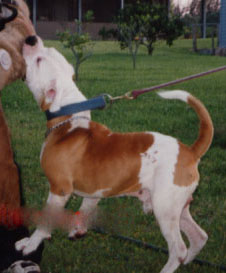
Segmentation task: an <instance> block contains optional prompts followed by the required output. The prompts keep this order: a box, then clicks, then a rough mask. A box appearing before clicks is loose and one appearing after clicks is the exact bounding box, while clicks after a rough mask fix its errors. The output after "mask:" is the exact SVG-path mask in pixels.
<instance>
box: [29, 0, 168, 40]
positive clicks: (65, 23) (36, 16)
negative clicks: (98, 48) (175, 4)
mask: <svg viewBox="0 0 226 273" xmlns="http://www.w3.org/2000/svg"><path fill="white" fill-rule="evenodd" d="M136 1H137V0H107V1H106V0H64V1H62V0H27V3H28V5H29V7H30V10H31V16H32V18H33V22H34V24H35V26H36V31H37V33H38V34H39V35H40V36H41V37H42V38H43V39H55V38H56V31H57V30H58V31H62V30H64V29H68V28H69V29H72V30H73V29H74V28H75V24H74V20H75V19H79V18H83V16H84V14H85V13H86V12H87V11H88V10H92V11H93V13H94V21H93V23H91V24H87V25H86V31H87V32H89V33H90V34H91V36H92V38H94V39H99V38H100V37H98V32H99V30H100V29H101V28H102V27H103V26H106V27H107V28H112V27H113V26H114V25H113V24H112V21H113V18H114V17H115V16H116V14H117V12H118V10H119V9H120V8H122V7H123V6H124V5H125V4H129V3H135V2H136ZM141 1H143V2H150V0H141ZM153 2H158V3H161V4H163V5H166V7H168V3H169V2H170V0H154V1H153Z"/></svg>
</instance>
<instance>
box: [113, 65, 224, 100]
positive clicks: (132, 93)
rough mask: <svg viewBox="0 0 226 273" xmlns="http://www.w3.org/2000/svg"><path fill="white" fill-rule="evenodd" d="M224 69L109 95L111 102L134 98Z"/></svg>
mask: <svg viewBox="0 0 226 273" xmlns="http://www.w3.org/2000/svg"><path fill="white" fill-rule="evenodd" d="M223 70H226V65H225V66H221V67H218V68H215V69H211V70H208V71H206V72H202V73H198V74H193V75H190V76H187V77H184V78H181V79H177V80H174V81H170V82H166V83H162V84H159V85H155V86H152V87H148V88H143V89H139V90H133V91H130V92H127V93H125V94H124V95H122V96H117V97H111V96H109V97H110V99H111V102H114V101H117V100H121V99H127V100H133V99H136V98H137V97H138V96H140V95H142V94H144V93H147V92H151V91H154V90H157V89H161V88H165V87H168V86H171V85H175V84H178V83H182V82H185V81H189V80H193V79H196V78H200V77H203V76H207V75H209V74H212V73H216V72H219V71H223Z"/></svg>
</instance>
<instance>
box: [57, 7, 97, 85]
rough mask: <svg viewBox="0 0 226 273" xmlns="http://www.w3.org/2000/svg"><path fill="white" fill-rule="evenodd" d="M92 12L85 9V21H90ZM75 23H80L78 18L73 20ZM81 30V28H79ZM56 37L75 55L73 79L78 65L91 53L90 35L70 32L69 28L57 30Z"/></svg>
mask: <svg viewBox="0 0 226 273" xmlns="http://www.w3.org/2000/svg"><path fill="white" fill-rule="evenodd" d="M93 18H94V17H93V12H92V11H87V13H86V15H85V19H86V22H91V21H92V20H93ZM75 22H76V24H77V25H81V24H82V23H81V22H80V21H79V20H75ZM79 29H80V30H81V28H79ZM57 37H58V38H59V40H60V41H61V42H62V43H63V45H64V47H65V48H69V49H71V51H72V53H73V55H74V57H75V64H74V68H75V80H76V81H77V80H78V78H79V68H80V65H81V64H82V63H83V62H84V61H85V60H87V59H88V58H89V57H91V56H92V55H93V45H94V43H93V42H92V40H91V38H90V36H89V34H88V33H80V31H78V32H74V33H70V31H69V30H66V31H64V32H58V33H57Z"/></svg>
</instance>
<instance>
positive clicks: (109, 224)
mask: <svg viewBox="0 0 226 273" xmlns="http://www.w3.org/2000/svg"><path fill="white" fill-rule="evenodd" d="M206 42H207V44H208V45H209V43H210V42H209V41H206ZM46 45H47V46H54V47H56V48H57V49H58V50H60V51H61V52H62V53H63V54H64V55H65V56H66V58H67V59H68V60H69V61H70V62H73V56H72V53H71V52H70V51H69V50H65V49H63V47H62V46H61V44H60V43H59V42H56V41H54V42H53V41H46ZM191 47H192V41H189V40H178V41H176V42H175V44H174V46H173V47H171V48H168V47H166V46H165V45H164V44H163V43H159V44H158V45H157V47H156V49H155V51H154V54H153V56H148V55H147V53H146V50H145V48H141V49H140V51H139V54H138V57H137V69H136V70H133V69H132V60H131V58H130V56H129V55H128V52H127V51H121V50H120V48H119V45H118V44H117V43H116V42H96V44H95V48H94V55H93V56H92V58H90V59H89V60H87V61H86V62H85V63H84V64H82V66H81V69H80V80H79V82H78V83H77V85H78V86H79V88H80V89H81V91H82V92H83V93H84V94H85V95H86V96H87V97H88V98H91V97H93V96H96V95H98V94H101V93H109V94H111V95H113V96H114V95H121V94H123V93H125V92H127V91H130V90H134V89H138V88H144V87H149V86H153V85H156V84H160V83H164V82H167V81H171V80H174V79H178V78H181V77H185V76H188V75H191V74H195V73H199V72H203V71H206V70H209V69H212V68H215V67H218V66H223V65H225V62H226V59H225V58H222V57H215V56H214V57H213V56H204V55H197V54H195V53H193V52H192V51H191ZM170 89H183V90H187V91H189V92H190V93H192V94H193V95H195V96H197V97H198V98H199V99H201V100H202V102H203V103H204V104H205V105H206V107H207V109H208V110H209V112H210V115H211V117H212V119H213V123H214V127H215V136H214V140H213V143H212V146H211V148H210V150H209V151H208V153H207V154H206V155H205V156H204V157H203V159H202V161H201V163H200V167H199V169H200V174H201V179H200V185H199V187H198V189H197V191H196V192H195V194H194V201H193V203H192V206H191V212H192V215H193V217H194V218H195V220H196V221H197V222H198V224H199V225H200V226H201V227H203V228H204V230H205V231H206V232H207V233H208V235H209V240H208V242H207V244H206V246H205V247H204V249H203V250H202V252H201V253H200V254H199V255H198V258H200V259H204V260H208V261H210V262H212V263H216V264H226V199H225V196H226V107H225V103H226V71H223V72H219V73H216V74H212V75H209V76H206V77H202V78H200V79H196V80H192V81H189V82H185V83H183V84H178V85H177V86H173V87H171V88H168V90H170ZM2 103H3V106H4V110H5V114H6V117H7V120H8V124H9V127H10V129H11V135H12V145H13V149H14V152H15V158H16V161H17V162H18V164H19V165H20V167H21V175H22V183H23V192H24V196H25V199H26V204H27V206H32V207H36V208H42V207H43V205H44V204H45V200H46V198H47V195H48V189H49V186H48V183H47V181H46V178H45V176H44V174H43V172H42V170H41V168H40V164H39V154H40V149H41V145H42V142H43V141H44V133H45V116H44V114H43V113H41V111H40V110H39V109H38V106H37V105H36V102H35V101H34V99H33V97H32V95H31V94H30V92H29V91H28V89H27V88H26V87H25V85H24V84H23V83H22V82H20V81H18V82H16V83H15V84H12V85H10V86H9V87H7V88H5V90H4V91H3V92H2ZM92 117H93V120H95V121H98V122H101V123H104V124H106V125H107V126H108V127H110V128H111V129H112V130H115V131H120V132H125V131H158V132H161V133H164V134H169V135H172V136H174V137H176V138H178V139H180V140H181V141H182V142H184V143H186V144H191V143H193V142H194V140H195V139H196V137H197V133H198V119H197V116H196V114H195V113H194V111H193V110H192V109H191V108H189V107H188V106H187V105H186V104H184V103H182V102H178V101H168V100H163V99H161V98H159V97H158V96H157V95H156V93H155V92H152V93H148V94H145V95H143V96H140V97H139V98H138V99H137V100H134V101H120V102H117V103H116V104H114V105H113V106H112V107H111V108H109V109H107V110H103V111H94V112H93V113H92ZM80 203H81V198H75V197H73V198H72V199H71V200H70V202H69V204H68V206H67V207H68V208H70V209H73V210H75V211H76V210H77V209H78V208H79V205H80ZM99 207H100V211H101V217H100V220H99V223H100V226H101V227H102V228H104V229H105V230H106V231H108V232H109V233H110V235H101V234H97V233H95V232H94V231H90V232H89V233H88V235H87V236H86V237H85V238H83V239H81V240H78V241H76V242H71V241H69V240H68V239H67V234H65V233H64V232H62V231H59V230H57V231H55V232H54V233H53V236H52V240H51V241H50V242H46V243H45V246H46V247H45V250H44V253H43V261H42V264H41V267H42V270H43V272H52V273H65V272H67V273H71V272H73V273H74V272H79V273H108V272H109V273H125V272H129V273H146V272H153V273H155V272H156V273H157V272H159V271H160V270H161V268H162V267H163V265H164V264H165V263H166V260H167V256H166V255H165V254H161V253H158V252H155V251H153V250H147V249H144V248H141V247H139V246H137V245H135V244H132V243H129V242H125V241H121V240H118V239H115V238H113V237H112V236H111V234H122V235H125V236H130V237H133V238H136V239H139V240H142V241H144V242H147V243H152V244H154V245H157V246H160V247H166V243H165V241H164V239H163V237H162V235H161V233H160V231H159V228H158V225H157V223H156V221H155V219H154V217H153V216H146V215H144V214H143V212H142V210H141V204H140V203H139V201H138V200H135V199H133V198H117V199H105V200H102V201H101V202H100V205H99ZM177 272H178V273H179V272H187V273H188V272H189V273H191V272H192V273H199V272H200V273H213V272H214V273H215V272H220V271H218V270H216V269H215V268H211V267H206V266H204V267H200V266H199V265H196V264H194V263H191V264H190V265H188V266H181V267H180V269H179V270H178V271H177Z"/></svg>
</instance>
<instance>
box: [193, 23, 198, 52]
mask: <svg viewBox="0 0 226 273" xmlns="http://www.w3.org/2000/svg"><path fill="white" fill-rule="evenodd" d="M192 40H193V51H194V52H197V51H198V49H197V26H196V25H195V24H194V25H192Z"/></svg>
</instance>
